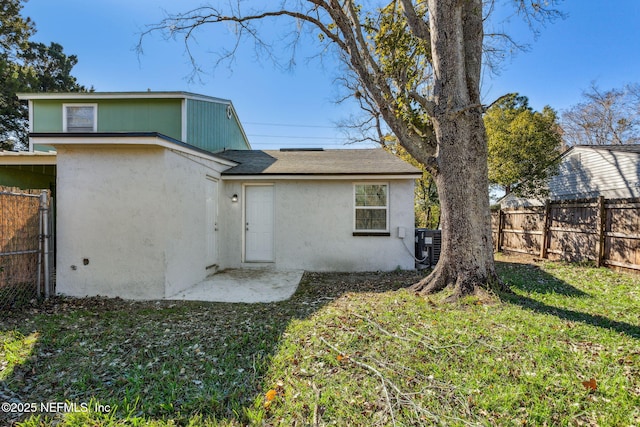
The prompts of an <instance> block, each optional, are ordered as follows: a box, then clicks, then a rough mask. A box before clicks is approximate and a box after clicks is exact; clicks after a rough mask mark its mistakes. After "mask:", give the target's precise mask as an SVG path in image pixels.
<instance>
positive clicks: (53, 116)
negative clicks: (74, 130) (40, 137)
mask: <svg viewBox="0 0 640 427" xmlns="http://www.w3.org/2000/svg"><path fill="white" fill-rule="evenodd" d="M62 104H63V102H62V101H50V100H34V101H33V123H32V126H33V131H34V132H62Z"/></svg>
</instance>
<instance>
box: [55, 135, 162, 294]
mask: <svg viewBox="0 0 640 427" xmlns="http://www.w3.org/2000/svg"><path fill="white" fill-rule="evenodd" d="M57 148H58V168H57V169H58V176H57V185H56V193H57V202H56V203H57V230H56V232H57V248H56V249H57V257H58V258H57V268H56V274H57V276H56V283H57V290H58V292H60V293H62V294H66V295H71V296H86V295H89V296H94V295H103V296H111V297H113V296H121V297H124V298H134V299H144V298H157V297H158V296H159V295H164V270H163V268H162V267H163V266H164V264H165V253H164V250H165V248H164V238H163V236H162V230H163V224H164V223H165V219H164V215H163V214H162V211H161V210H159V209H158V202H157V199H156V195H157V194H160V193H162V191H163V180H162V179H159V176H158V175H160V174H159V173H152V172H151V171H154V170H158V169H159V167H160V166H161V165H162V163H163V159H164V155H163V149H161V148H149V147H146V148H135V147H129V148H118V147H109V148H107V147H85V146H74V147H71V146H65V147H57ZM85 259H86V260H87V261H84V260H85ZM86 262H88V263H87V264H86V265H85V263H86Z"/></svg>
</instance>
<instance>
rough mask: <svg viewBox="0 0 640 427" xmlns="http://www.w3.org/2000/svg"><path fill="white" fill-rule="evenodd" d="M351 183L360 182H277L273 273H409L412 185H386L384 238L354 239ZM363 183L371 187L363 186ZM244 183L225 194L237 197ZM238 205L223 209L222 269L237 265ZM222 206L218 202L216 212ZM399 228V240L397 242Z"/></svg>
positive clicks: (240, 204) (394, 182) (239, 245)
mask: <svg viewBox="0 0 640 427" xmlns="http://www.w3.org/2000/svg"><path fill="white" fill-rule="evenodd" d="M354 182H362V181H361V180H322V181H320V180H318V181H312V180H299V181H292V180H281V181H274V182H273V184H274V190H275V196H274V197H275V218H276V223H275V262H274V263H273V266H274V267H275V268H277V269H305V270H308V271H376V270H383V271H384V270H393V269H396V268H398V267H400V268H401V269H413V268H414V259H413V257H412V255H411V253H412V252H413V246H414V193H413V185H414V182H413V180H412V179H407V180H392V181H384V182H387V183H389V186H390V187H389V193H390V204H389V232H390V236H354V235H353V223H354V200H353V198H354V188H353V185H354ZM367 182H372V181H370V180H368V181H367ZM243 185H250V183H249V182H245V183H238V182H229V181H228V182H226V183H225V192H226V193H227V194H238V195H242V194H243V191H242V186H243ZM243 203H244V199H242V197H241V199H240V201H239V202H238V203H235V204H233V205H231V206H226V209H225V211H226V214H225V217H226V219H227V222H226V223H225V227H224V228H225V230H224V240H225V243H226V246H225V257H224V263H223V264H224V265H225V266H227V267H242V266H251V265H252V264H251V263H245V264H243V263H242V258H243V257H242V255H243V247H242V238H243V237H242V236H243V227H244V224H243V222H242V221H243V209H244V206H243ZM223 205H225V203H224V202H222V203H221V206H223ZM399 227H402V228H403V229H404V232H405V238H404V241H403V239H400V238H399V237H398V228H399Z"/></svg>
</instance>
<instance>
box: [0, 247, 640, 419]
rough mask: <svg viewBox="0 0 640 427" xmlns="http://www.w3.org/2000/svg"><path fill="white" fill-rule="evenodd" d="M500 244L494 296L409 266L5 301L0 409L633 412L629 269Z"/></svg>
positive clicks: (635, 362)
mask: <svg viewBox="0 0 640 427" xmlns="http://www.w3.org/2000/svg"><path fill="white" fill-rule="evenodd" d="M498 260H499V262H498V268H499V271H500V275H501V277H502V278H503V280H505V281H506V282H507V283H509V284H510V285H511V287H512V289H513V291H514V292H515V294H514V295H503V296H501V299H500V300H498V299H495V300H493V301H489V300H483V299H478V298H475V297H470V298H467V299H465V300H464V301H461V302H459V303H457V304H446V303H442V302H441V300H442V299H443V298H444V297H445V296H446V295H437V296H433V297H430V298H422V297H418V296H416V295H414V294H412V293H410V292H408V291H406V290H405V289H404V287H405V286H406V285H407V284H409V283H412V282H413V281H415V280H416V279H417V278H418V277H419V276H418V275H417V274H416V273H414V272H393V273H379V274H378V273H367V274H316V273H308V274H305V276H304V277H303V282H302V284H301V286H300V288H299V290H298V292H297V293H296V294H295V295H294V297H293V298H292V299H291V300H289V301H285V302H281V303H274V304H262V305H248V304H221V303H194V302H169V301H161V302H131V301H123V300H119V299H99V298H94V299H85V300H78V299H53V300H51V301H50V302H47V303H43V304H40V305H36V306H31V307H27V308H25V309H23V310H22V311H19V312H13V313H5V314H4V317H3V318H2V319H0V344H1V345H0V402H4V404H3V405H2V408H3V410H2V412H0V424H2V425H5V424H7V423H11V422H15V421H18V424H17V425H20V426H29V427H31V426H33V427H35V426H48V425H51V426H53V425H56V426H85V425H90V426H186V425H188V426H200V425H205V426H207V425H210V426H240V425H282V426H294V425H297V426H307V425H310V426H315V425H318V426H320V425H338V426H344V425H353V426H375V425H381V426H382V425H384V426H390V425H398V426H406V425H521V426H522V425H587V426H590V425H602V426H628V425H636V426H640V278H639V277H638V276H632V275H627V274H622V273H615V272H612V271H610V270H606V269H596V268H593V267H589V266H583V265H569V264H564V263H552V262H541V263H532V264H526V263H520V262H517V260H516V259H512V258H508V257H500V258H499V259H498ZM7 404H9V405H10V406H6V405H7ZM41 404H42V405H45V406H47V407H46V408H43V407H41ZM5 409H8V411H7V410H5ZM18 409H21V410H24V413H23V414H19V413H17V412H15V410H18ZM42 409H48V410H49V412H46V413H45V412H42ZM34 410H35V412H36V413H35V414H32V413H31V412H33V411H34ZM12 411H13V412H12Z"/></svg>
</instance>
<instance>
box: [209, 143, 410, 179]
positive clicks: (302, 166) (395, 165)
mask: <svg viewBox="0 0 640 427" xmlns="http://www.w3.org/2000/svg"><path fill="white" fill-rule="evenodd" d="M216 155H217V156H220V157H223V158H225V159H228V160H232V161H234V162H236V163H239V164H238V166H234V167H232V168H230V169H227V170H226V171H225V172H223V175H377V174H381V175H382V174H385V175H415V174H420V173H421V171H420V170H419V169H417V168H415V167H414V166H412V165H410V164H409V163H407V162H405V161H404V160H402V159H400V158H398V157H396V156H394V155H393V154H391V153H388V152H386V151H384V150H382V149H379V148H377V149H348V150H281V151H277V150H264V151H263V150H228V151H223V152H219V153H216Z"/></svg>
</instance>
